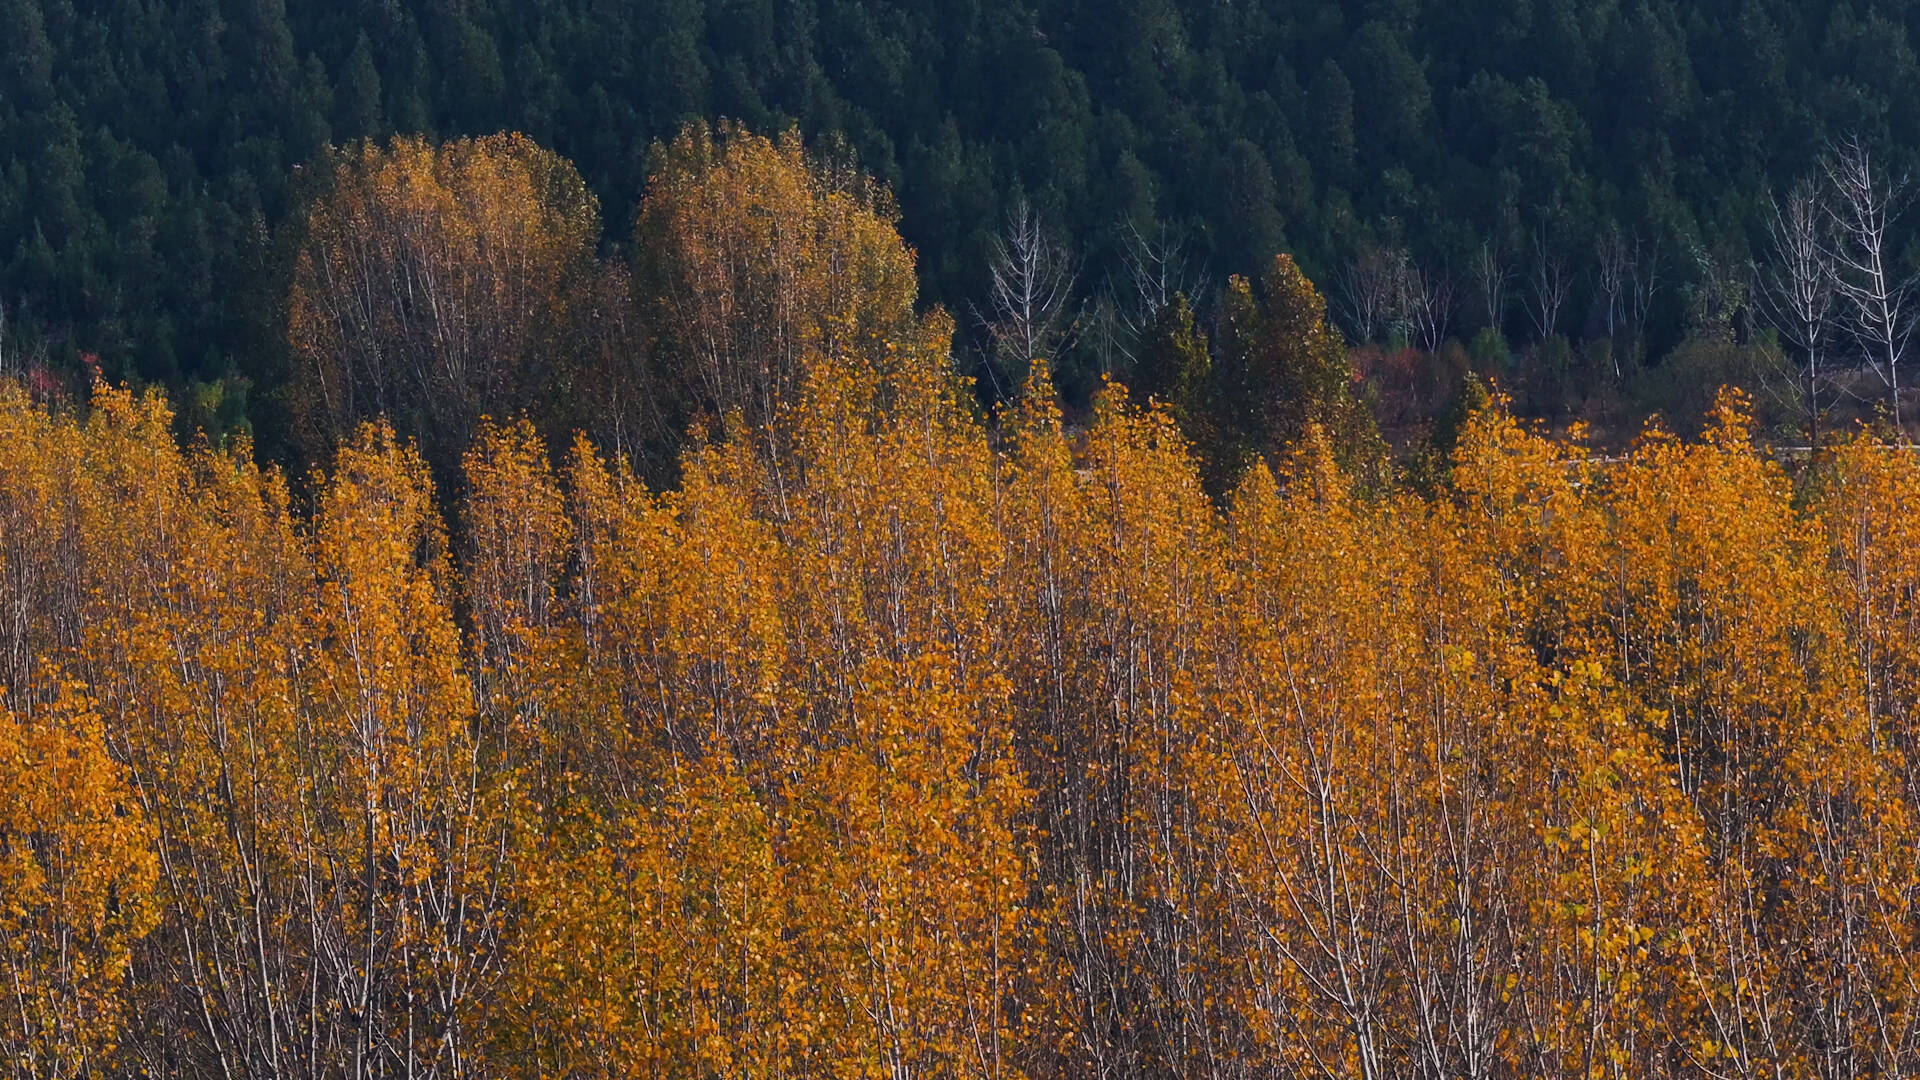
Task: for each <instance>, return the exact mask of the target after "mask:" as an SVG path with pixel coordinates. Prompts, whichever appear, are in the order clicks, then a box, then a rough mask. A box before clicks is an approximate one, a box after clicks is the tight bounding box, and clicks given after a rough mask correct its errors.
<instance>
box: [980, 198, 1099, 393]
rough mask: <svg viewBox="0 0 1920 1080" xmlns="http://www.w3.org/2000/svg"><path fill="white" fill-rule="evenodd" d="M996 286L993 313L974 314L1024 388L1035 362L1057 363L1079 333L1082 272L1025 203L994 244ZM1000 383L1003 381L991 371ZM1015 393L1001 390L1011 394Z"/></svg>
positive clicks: (999, 359) (990, 300)
mask: <svg viewBox="0 0 1920 1080" xmlns="http://www.w3.org/2000/svg"><path fill="white" fill-rule="evenodd" d="M989 273H990V275H991V278H992V286H991V288H990V290H989V292H988V295H987V311H986V312H984V313H982V312H980V311H978V310H976V311H975V312H974V317H975V319H976V320H978V321H979V322H980V324H981V327H982V329H983V330H985V331H986V335H987V339H988V341H989V342H990V343H991V345H992V348H993V353H994V356H993V359H994V361H995V362H996V363H997V364H998V365H1000V371H1004V372H1005V373H1006V374H1007V375H1008V376H1010V377H1011V378H1012V381H1014V382H1016V383H1017V382H1018V381H1019V376H1018V375H1017V374H1016V373H1018V372H1024V371H1025V370H1026V368H1027V366H1028V365H1029V364H1031V363H1033V361H1035V360H1051V359H1052V358H1053V357H1054V356H1056V355H1058V354H1059V353H1060V352H1061V351H1062V350H1063V349H1064V348H1065V346H1066V344H1067V343H1068V340H1069V338H1070V336H1071V334H1072V331H1073V325H1074V318H1073V315H1074V312H1073V309H1072V301H1073V287H1074V284H1075V282H1077V281H1078V280H1079V267H1078V266H1076V265H1075V263H1074V260H1073V258H1072V256H1071V255H1069V254H1068V252H1067V251H1066V249H1065V248H1062V247H1061V246H1060V245H1059V244H1057V243H1055V242H1054V240H1053V238H1052V237H1050V236H1048V235H1047V231H1046V229H1045V227H1044V226H1043V224H1042V223H1041V220H1040V216H1039V215H1038V214H1036V213H1035V212H1034V210H1033V208H1032V207H1031V206H1029V205H1028V204H1027V203H1026V201H1025V200H1021V201H1020V202H1019V203H1018V204H1017V205H1016V206H1015V207H1014V208H1013V212H1012V213H1010V214H1008V215H1007V226H1006V230H1005V231H1004V232H1003V233H1002V234H1001V235H1000V237H998V238H997V239H996V240H995V241H994V249H993V262H992V265H991V266H990V267H989ZM988 372H989V374H990V375H991V376H992V377H993V378H994V379H995V381H996V383H997V382H998V381H999V379H1000V375H999V374H998V373H996V372H995V364H989V365H988ZM1013 389H1014V387H1012V386H1001V387H999V390H1000V391H1001V392H1002V393H1003V394H1005V393H1009V392H1011V391H1012V390H1013Z"/></svg>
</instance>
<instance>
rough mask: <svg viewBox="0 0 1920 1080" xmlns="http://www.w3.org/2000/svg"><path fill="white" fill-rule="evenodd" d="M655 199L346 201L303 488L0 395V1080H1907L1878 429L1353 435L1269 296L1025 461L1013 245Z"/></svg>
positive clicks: (1908, 614) (183, 410)
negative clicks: (989, 292)
mask: <svg viewBox="0 0 1920 1080" xmlns="http://www.w3.org/2000/svg"><path fill="white" fill-rule="evenodd" d="M654 157H655V161H656V166H655V168H654V169H653V171H652V173H651V176H650V178H649V180H648V182H647V185H646V191H645V195H644V198H643V199H642V201H641V202H640V204H639V206H638V208H637V209H636V210H634V211H633V212H632V216H633V221H634V225H633V233H634V242H633V245H632V252H633V254H632V256H631V257H625V256H612V257H610V256H608V255H607V254H606V253H605V252H604V251H603V250H602V249H601V247H600V246H599V237H600V236H601V233H602V230H603V221H602V216H601V215H602V209H601V207H600V205H599V202H598V200H597V198H596V197H595V195H594V194H593V192H592V190H591V188H590V187H589V185H588V184H587V183H586V182H585V181H583V180H582V178H581V176H580V174H579V173H578V172H577V171H576V170H575V168H574V166H573V165H572V164H571V163H570V162H569V161H567V160H566V159H565V158H564V157H561V156H560V155H558V154H556V153H554V152H552V151H550V150H548V149H544V148H542V147H541V146H540V145H538V144H537V143H536V142H535V141H533V140H531V139H529V138H526V137H522V136H517V135H497V136H487V137H480V138H471V139H454V140H449V141H445V142H436V141H433V140H429V139H425V138H417V137H396V138H393V139H391V140H387V141H382V142H363V143H356V144H352V145H350V146H346V147H343V148H340V149H334V150H329V151H328V152H327V154H326V155H325V156H324V157H323V158H322V159H321V161H320V162H319V163H318V164H317V165H315V166H312V169H313V171H314V173H315V175H312V176H309V177H308V178H307V180H306V181H304V182H305V183H307V184H308V185H309V186H310V188H311V194H310V196H309V201H308V202H307V204H306V207H305V210H304V211H303V213H302V216H301V219H300V221H301V224H300V228H299V232H298V236H297V243H295V244H294V245H293V247H292V248H291V249H290V254H289V264H288V265H289V267H290V273H289V276H288V278H287V279H286V281H285V282H284V289H285V296H284V311H285V321H284V331H285V339H286V340H285V348H286V355H287V356H288V357H289V363H290V365H291V366H290V373H289V375H288V378H287V384H286V385H287V388H288V389H287V392H286V397H285V402H286V416H287V417H289V421H288V428H287V431H286V432H285V433H284V438H285V439H286V440H287V442H288V444H289V445H292V446H296V447H298V448H299V455H298V457H297V460H299V461H302V462H310V463H311V464H310V465H307V464H302V465H298V466H287V465H282V464H278V463H275V462H274V461H273V460H272V459H271V458H269V457H267V456H265V455H261V454H259V453H257V451H256V446H255V444H254V443H253V441H252V440H251V439H250V438H249V437H248V436H247V435H246V434H245V433H244V431H239V432H234V431H225V432H222V431H217V430H210V429H209V427H208V426H207V425H206V424H204V423H198V422H193V421H192V419H191V416H188V420H187V421H186V422H183V419H182V417H183V416H185V415H188V414H191V413H192V410H193V409H194V408H195V404H194V402H193V401H192V400H191V399H189V400H187V401H184V402H182V403H181V404H179V405H175V404H172V403H170V401H169V399H168V396H167V395H166V394H165V393H164V392H162V391H161V390H159V389H156V388H147V389H135V388H129V387H128V386H126V385H124V384H122V383H120V382H118V381H116V380H115V379H113V378H112V377H111V373H110V372H108V373H102V372H100V371H98V370H97V366H96V370H95V371H94V374H93V377H92V380H91V381H92V388H91V390H90V391H89V392H88V393H86V394H84V395H75V394H73V393H70V392H68V391H66V390H63V389H62V387H61V386H60V385H58V384H57V383H56V382H55V381H52V380H36V379H34V378H31V377H14V378H5V379H0V1072H4V1073H5V1074H6V1075H9V1076H14V1077H23V1078H25V1077H33V1078H90V1077H102V1078H104V1077H156V1078H157V1077H192V1078H199V1077H220V1078H237V1077H274V1078H281V1077H285V1078H292V1077H309V1078H321V1077H410V1078H411V1077H445V1078H464V1077H474V1078H479V1077H496V1076H497V1077H556V1078H558V1077H582V1078H585V1077H631V1076H647V1077H755V1078H780V1077H818V1076H834V1077H886V1078H892V1080H908V1078H913V1077H929V1078H931V1077H963V1076H964V1077H978V1078H982V1080H986V1078H991V1080H1017V1078H1023V1077H1024V1078H1030V1080H1050V1078H1071V1077H1089V1078H1091V1077H1101V1078H1105V1077H1116V1078H1117V1077H1149V1076H1152V1077H1176V1076H1178V1077H1218V1078H1239V1077H1248V1078H1251V1077H1324V1078H1328V1080H1332V1078H1345V1077H1357V1078H1364V1080H1386V1078H1388V1077H1394V1078H1399V1077H1426V1078H1435V1080H1438V1078H1441V1077H1447V1078H1456V1077H1463V1078H1481V1077H1581V1078H1583V1080H1585V1078H1595V1077H1620V1078H1629V1077H1650V1076H1686V1077H1701V1078H1721V1077H1727V1078H1732V1077H1740V1078H1747V1077H1753V1078H1758V1077H1769V1078H1782V1077H1818V1078H1823V1080H1825V1078H1830V1080H1840V1078H1852V1077H1868V1076H1887V1077H1892V1076H1903V1075H1910V1074H1912V1073H1914V1072H1915V1071H1916V1070H1920V456H1917V455H1915V454H1914V453H1912V452H1911V448H1910V446H1909V445H1908V444H1907V442H1906V440H1905V439H1904V438H1903V437H1902V435H1901V434H1900V432H1899V431H1898V429H1896V428H1892V427H1889V426H1887V425H1886V424H1885V423H1884V422H1882V423H1881V424H1880V425H1879V426H1875V425H1873V424H1870V423H1858V424H1855V423H1850V424H1845V425H1842V424H1838V423H1835V424H1832V425H1831V426H1830V427H1829V428H1828V429H1818V428H1813V429H1810V436H1811V437H1812V438H1814V439H1815V442H1814V444H1813V447H1812V450H1811V452H1810V453H1806V452H1798V451H1796V452H1784V453H1783V452H1776V450H1775V448H1774V445H1773V444H1774V441H1775V440H1772V439H1771V438H1769V437H1768V433H1767V432H1766V431H1765V430H1763V428H1762V425H1760V424H1759V422H1758V421H1757V420H1756V416H1757V410H1760V409H1761V408H1763V407H1764V406H1763V404H1762V403H1759V402H1756V400H1755V399H1754V398H1753V397H1751V396H1750V395H1748V394H1747V393H1744V392H1742V391H1741V390H1740V389H1737V388H1730V389H1727V390H1724V391H1722V392H1720V394H1719V395H1718V396H1717V398H1716V399H1714V400H1713V401H1712V402H1711V403H1710V405H1709V406H1707V407H1706V410H1705V415H1704V419H1703V420H1702V421H1701V422H1700V423H1699V424H1698V425H1697V426H1698V431H1697V433H1696V432H1695V431H1693V430H1691V428H1692V427H1693V426H1694V425H1691V424H1689V425H1688V426H1689V430H1685V431H1683V432H1682V433H1680V434H1675V433H1672V432H1670V430H1669V429H1668V427H1667V426H1664V424H1663V422H1662V421H1661V420H1659V419H1658V418H1656V419H1654V420H1651V421H1649V422H1647V423H1646V424H1645V425H1644V426H1642V427H1640V428H1639V429H1637V433H1635V434H1631V435H1629V436H1627V437H1625V438H1623V439H1621V440H1620V441H1619V443H1618V445H1601V444H1600V443H1599V442H1597V441H1595V440H1594V439H1593V438H1592V437H1591V436H1590V435H1589V433H1588V429H1586V428H1585V427H1584V426H1583V425H1581V424H1578V423H1573V424H1570V425H1564V426H1562V427H1561V428H1559V429H1557V430H1553V431H1548V430H1546V429H1545V428H1544V427H1543V426H1542V425H1541V424H1540V423H1538V422H1536V421H1532V420H1528V419H1526V418H1525V417H1523V416H1520V415H1517V411H1516V407H1515V402H1514V400H1513V398H1512V397H1511V396H1510V394H1509V393H1508V391H1507V390H1506V388H1505V387H1504V386H1503V384H1502V381H1501V378H1500V374H1499V373H1498V372H1486V373H1476V372H1472V371H1464V372H1461V373H1459V374H1458V375H1457V376H1456V377H1455V378H1454V381H1453V385H1452V386H1451V387H1450V388H1448V389H1446V391H1445V393H1443V394H1440V395H1439V399H1440V400H1441V401H1442V403H1443V404H1444V408H1443V409H1440V410H1437V415H1436V417H1435V419H1434V420H1433V422H1432V423H1431V425H1430V430H1427V431H1426V432H1425V433H1424V434H1423V435H1421V437H1420V438H1418V439H1415V440H1412V441H1406V440H1398V439H1394V438H1390V437H1388V435H1383V434H1382V427H1381V424H1380V422H1379V420H1378V413H1379V411H1380V408H1381V404H1380V402H1379V400H1378V399H1377V397H1376V396H1374V395H1372V394H1370V393H1369V392H1368V390H1367V387H1366V382H1365V379H1364V378H1363V372H1361V370H1360V369H1359V368H1358V367H1357V366H1356V365H1357V364H1358V361H1357V360H1356V355H1357V354H1356V353H1355V351H1354V350H1352V349H1350V347H1349V342H1348V338H1347V336H1346V335H1344V334H1343V333H1342V331H1341V330H1340V329H1339V328H1338V327H1337V326H1336V324H1335V322H1334V321H1333V320H1332V318H1331V317H1330V315H1329V301H1328V299H1327V296H1326V293H1325V292H1324V291H1323V290H1322V288H1321V286H1319V285H1317V284H1316V283H1315V282H1314V281H1312V280H1310V279H1309V277H1308V276H1307V274H1305V273H1303V271H1302V269H1301V267H1300V266H1299V265H1298V264H1297V263H1296V262H1295V260H1294V259H1293V258H1292V257H1290V256H1289V255H1286V254H1276V253H1274V252H1268V253H1267V259H1268V261H1267V262H1266V263H1265V265H1264V266H1263V268H1262V269H1261V271H1260V272H1259V273H1257V274H1253V275H1249V276H1244V277H1243V276H1231V277H1229V278H1227V279H1226V280H1224V281H1223V282H1221V283H1220V285H1219V288H1218V296H1217V298H1216V299H1215V300H1214V301H1212V303H1211V306H1210V309H1209V311H1207V312H1206V313H1198V314H1197V313H1196V310H1195V306H1196V304H1195V302H1194V301H1193V300H1192V298H1191V297H1190V296H1189V295H1188V294H1187V293H1186V292H1184V291H1182V290H1181V289H1179V288H1172V287H1170V288H1169V289H1168V291H1167V293H1166V295H1165V296H1163V297H1161V298H1160V302H1159V303H1157V304H1156V305H1154V306H1153V307H1152V308H1151V310H1150V316H1151V317H1150V318H1144V319H1142V320H1141V322H1140V323H1139V325H1138V326H1137V327H1133V328H1132V329H1131V330H1130V331H1129V336H1128V338H1127V341H1128V342H1129V344H1128V348H1129V350H1130V357H1131V359H1130V362H1129V364H1128V365H1127V366H1126V368H1125V370H1124V371H1116V372H1113V373H1111V374H1110V375H1109V377H1107V378H1104V379H1102V380H1100V381H1098V383H1097V385H1096V386H1095V387H1094V388H1093V389H1092V390H1091V391H1090V392H1089V395H1088V396H1087V397H1086V398H1085V403H1084V405H1077V404H1074V402H1073V400H1072V395H1065V396H1064V399H1065V400H1067V402H1068V404H1067V405H1066V406H1063V404H1062V401H1063V395H1062V393H1060V392H1058V388H1057V387H1056V384H1055V377H1056V371H1055V367H1054V365H1053V364H1052V363H1051V362H1050V361H1051V359H1052V355H1051V353H1050V350H1049V348H1048V347H1047V337H1046V335H1048V334H1050V333H1054V332H1055V331H1056V329H1057V327H1055V326H1053V325H1052V324H1049V323H1048V322H1047V321H1046V319H1045V318H1044V317H1043V316H1044V313H1045V311H1046V310H1047V309H1046V307H1045V303H1046V299H1047V298H1046V296H1045V295H1043V293H1044V289H1043V286H1044V285H1045V283H1046V282H1047V281H1048V280H1049V279H1048V277H1047V276H1046V274H1044V273H1041V272H1038V271H1036V269H1035V268H1036V267H1038V268H1039V269H1041V270H1044V257H1045V255H1046V249H1045V244H1044V243H1041V242H1039V237H1038V234H1037V233H1028V234H1025V235H1026V237H1027V240H1026V241H1023V240H1022V235H1023V234H1022V232H1021V230H1020V228H1018V227H1016V228H1015V229H1014V230H1013V231H1012V232H1011V233H1010V236H1009V239H1008V240H1007V241H1006V243H1005V245H1004V246H1003V248H1002V249H1001V251H1000V253H999V257H1000V262H999V264H998V265H999V270H997V271H996V274H997V280H996V281H995V285H994V290H993V295H994V297H995V298H996V299H995V301H994V302H993V303H992V304H990V305H988V306H985V307H981V308H979V309H977V310H974V311H968V312H964V313H961V314H960V315H959V316H957V317H956V315H955V314H950V313H949V311H948V309H946V308H944V307H942V306H940V305H938V304H933V303H929V302H925V301H923V299H922V298H921V296H920V288H919V281H920V278H919V274H918V267H917V265H916V258H917V256H916V252H915V251H914V250H913V249H912V248H910V247H909V246H908V244H907V243H906V242H905V241H903V240H902V238H901V235H900V232H899V230H898V221H899V214H898V211H897V210H896V208H895V204H894V201H893V195H892V194H891V191H890V189H889V188H888V187H887V186H885V185H883V184H880V183H878V182H876V181H873V180H870V179H868V178H867V177H866V176H864V175H863V174H862V173H861V172H860V170H859V169H858V168H856V167H854V166H852V165H851V164H849V163H848V162H847V161H846V160H845V159H844V157H842V156H837V155H835V154H834V153H831V152H822V151H819V150H816V149H813V148H809V147H808V146H806V145H803V142H802V140H801V138H800V136H799V135H798V134H797V133H794V132H791V131H790V132H788V133H786V134H774V135H771V136H769V135H764V134H755V133H753V132H750V131H749V130H747V129H745V128H743V127H741V126H738V125H733V124H721V125H716V126H711V127H709V126H707V125H703V124H694V125H691V126H688V127H686V128H684V129H683V130H682V131H681V132H680V133H679V134H678V135H677V136H676V137H675V138H673V139H672V140H669V141H667V142H664V143H662V144H661V145H659V146H658V147H657V148H656V150H655V152H654ZM1015 224H1016V226H1018V225H1019V224H1020V223H1019V222H1017V221H1016V223H1015ZM1023 244H1024V246H1023ZM1141 250H1143V251H1150V250H1152V249H1151V246H1150V245H1149V246H1147V247H1143V248H1142V249H1141ZM1139 265H1140V266H1141V267H1142V268H1143V270H1144V269H1148V268H1150V267H1149V266H1148V263H1147V262H1141V263H1140V264H1139ZM1151 277H1152V275H1150V274H1146V275H1143V280H1150V279H1151ZM1162 280H1165V281H1168V282H1171V279H1162ZM1036 313H1039V314H1036ZM962 321H970V322H971V323H972V325H973V326H974V327H975V331H974V332H978V331H979V328H981V327H985V328H986V329H987V330H988V331H990V335H991V336H990V340H991V341H992V342H994V343H995V345H994V347H995V348H997V349H1000V350H1001V356H1002V359H1003V360H1006V361H1007V362H1006V363H1003V364H1002V365H1001V367H1000V368H999V369H997V372H996V373H995V374H993V375H992V376H991V378H995V379H1002V380H1004V384H1003V385H1001V386H1000V387H999V388H998V389H995V390H992V391H991V392H983V390H982V386H981V379H982V378H983V377H987V376H983V375H982V373H981V372H980V371H979V369H973V370H968V369H966V368H964V367H963V366H959V365H957V364H956V361H955V353H956V345H955V336H956V333H957V332H958V329H957V328H958V327H959V325H960V323H961V322H962ZM636 342H638V343H640V344H639V345H638V346H636V344H635V343H636ZM1483 374H1484V377H1482V375H1483ZM1016 379H1017V381H1015V380H1016ZM203 415H205V414H203ZM1816 415H1817V413H1816Z"/></svg>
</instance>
